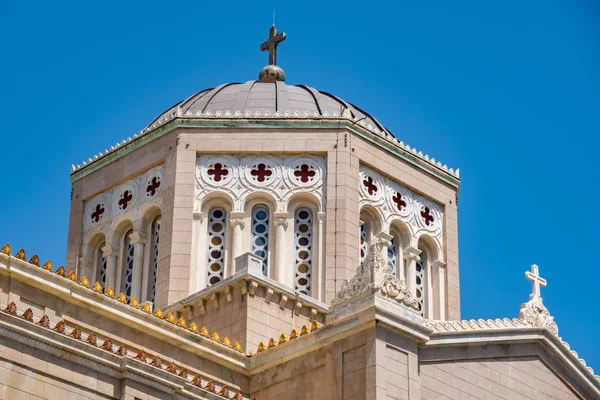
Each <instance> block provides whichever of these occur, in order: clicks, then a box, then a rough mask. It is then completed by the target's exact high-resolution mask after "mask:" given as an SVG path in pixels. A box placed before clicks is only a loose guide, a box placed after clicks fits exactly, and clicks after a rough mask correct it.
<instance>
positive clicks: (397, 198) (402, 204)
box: [392, 192, 406, 211]
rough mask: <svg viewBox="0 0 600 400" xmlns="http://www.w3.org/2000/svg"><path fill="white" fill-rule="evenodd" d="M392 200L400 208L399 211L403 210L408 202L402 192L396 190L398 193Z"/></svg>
mask: <svg viewBox="0 0 600 400" xmlns="http://www.w3.org/2000/svg"><path fill="white" fill-rule="evenodd" d="M392 200H393V201H394V203H395V204H396V208H398V211H402V209H403V208H406V202H405V201H404V199H403V198H402V195H401V194H400V193H398V192H396V194H395V195H394V196H393V197H392Z"/></svg>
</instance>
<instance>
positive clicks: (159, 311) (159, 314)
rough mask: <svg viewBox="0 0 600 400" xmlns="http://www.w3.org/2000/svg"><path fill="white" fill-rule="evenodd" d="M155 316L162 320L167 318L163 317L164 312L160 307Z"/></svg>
mask: <svg viewBox="0 0 600 400" xmlns="http://www.w3.org/2000/svg"><path fill="white" fill-rule="evenodd" d="M154 316H155V317H156V318H160V319H163V318H164V317H165V316H164V315H163V312H162V310H161V309H160V307H158V308H157V309H156V311H154Z"/></svg>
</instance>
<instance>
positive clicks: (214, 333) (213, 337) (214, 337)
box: [210, 331, 221, 343]
mask: <svg viewBox="0 0 600 400" xmlns="http://www.w3.org/2000/svg"><path fill="white" fill-rule="evenodd" d="M210 338H211V339H212V340H214V341H215V342H218V343H221V337H220V336H219V332H217V331H214V332H213V334H212V336H211V337H210Z"/></svg>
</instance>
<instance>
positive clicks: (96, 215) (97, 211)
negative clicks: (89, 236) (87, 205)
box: [92, 204, 104, 222]
mask: <svg viewBox="0 0 600 400" xmlns="http://www.w3.org/2000/svg"><path fill="white" fill-rule="evenodd" d="M102 214H104V207H102V206H101V205H100V204H98V205H96V209H95V210H94V212H93V213H92V220H93V221H94V222H98V221H99V220H100V217H102Z"/></svg>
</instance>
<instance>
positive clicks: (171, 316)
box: [165, 313, 175, 324]
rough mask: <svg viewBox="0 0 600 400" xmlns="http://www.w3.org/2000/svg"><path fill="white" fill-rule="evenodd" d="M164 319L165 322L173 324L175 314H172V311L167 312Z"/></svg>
mask: <svg viewBox="0 0 600 400" xmlns="http://www.w3.org/2000/svg"><path fill="white" fill-rule="evenodd" d="M165 321H167V322H169V323H171V324H174V323H175V316H174V315H173V313H168V314H167V315H166V316H165Z"/></svg>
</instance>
